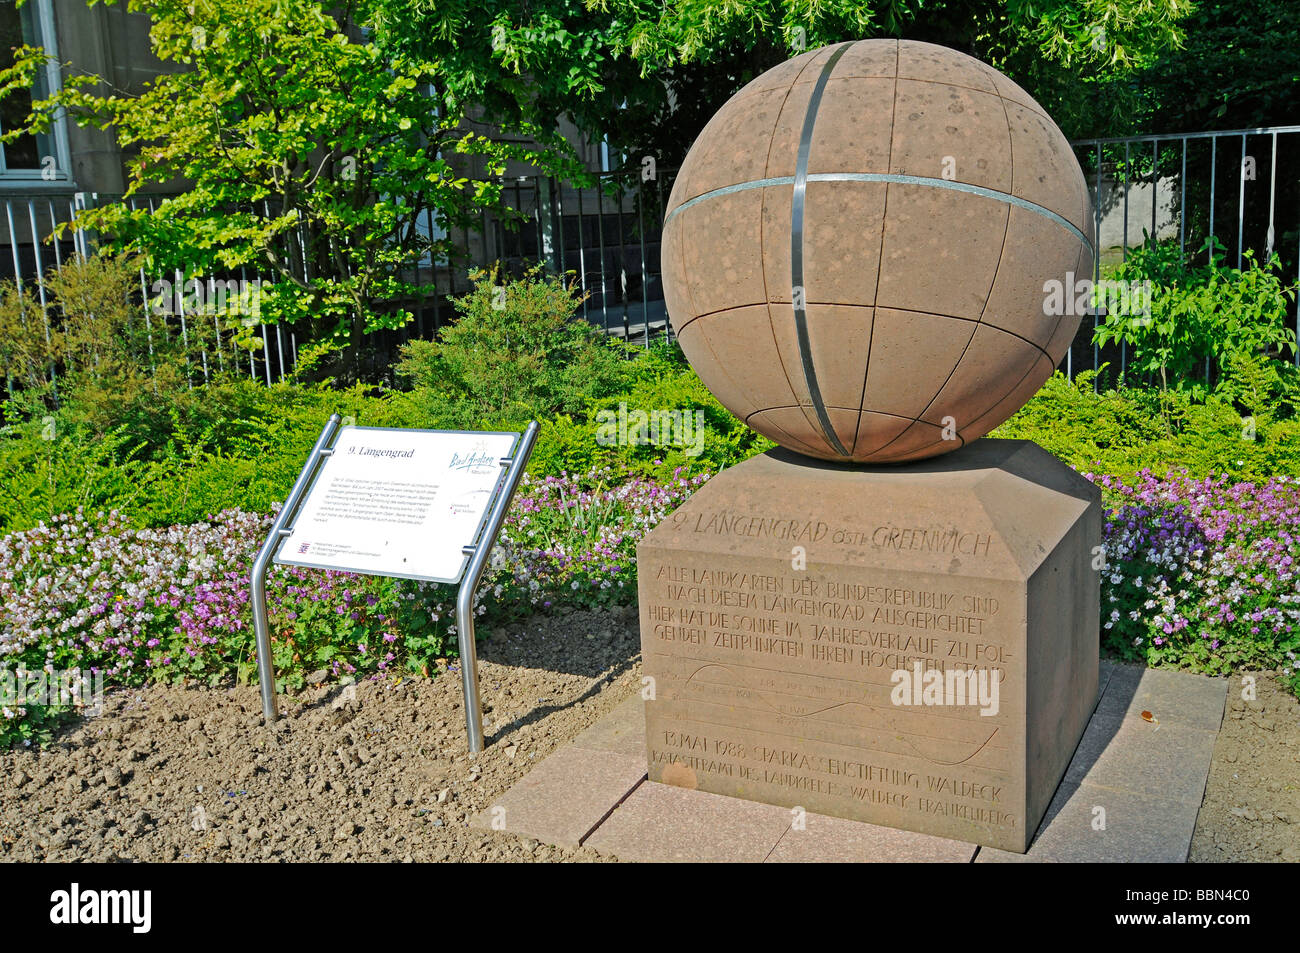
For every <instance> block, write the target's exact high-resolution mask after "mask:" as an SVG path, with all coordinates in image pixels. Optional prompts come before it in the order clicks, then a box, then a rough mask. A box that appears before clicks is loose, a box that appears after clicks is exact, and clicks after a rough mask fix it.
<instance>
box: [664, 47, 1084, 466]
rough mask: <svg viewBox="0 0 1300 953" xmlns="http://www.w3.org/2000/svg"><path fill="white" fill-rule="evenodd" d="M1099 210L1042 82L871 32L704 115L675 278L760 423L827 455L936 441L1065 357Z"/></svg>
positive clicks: (668, 218) (670, 273)
mask: <svg viewBox="0 0 1300 953" xmlns="http://www.w3.org/2000/svg"><path fill="white" fill-rule="evenodd" d="M1093 231H1094V228H1093V212H1092V207H1091V199H1090V197H1089V194H1088V189H1087V185H1086V183H1085V181H1084V176H1083V173H1082V171H1081V169H1080V168H1079V163H1078V160H1077V159H1076V158H1075V155H1074V152H1073V150H1072V149H1071V147H1070V145H1069V143H1068V142H1067V140H1066V138H1065V136H1064V135H1062V133H1061V130H1060V129H1058V128H1057V126H1056V124H1055V123H1054V122H1053V121H1052V120H1051V118H1050V117H1049V116H1048V115H1047V114H1046V113H1045V112H1044V111H1043V109H1042V107H1040V106H1039V105H1038V104H1037V103H1036V102H1034V100H1033V98H1032V97H1030V96H1029V95H1028V94H1027V93H1026V92H1025V91H1024V90H1023V89H1021V88H1020V87H1019V86H1017V85H1016V84H1015V83H1013V82H1012V81H1011V80H1009V79H1008V78H1007V77H1005V76H1003V75H1002V74H1001V73H1000V72H998V71H997V70H995V69H993V68H992V67H990V66H987V65H985V64H984V63H981V62H980V61H979V60H976V59H973V58H972V57H970V56H967V55H965V54H963V53H959V52H957V51H955V50H951V49H947V48H945V47H941V46H934V45H932V44H929V43H920V42H912V41H908V40H901V41H900V40H860V41H856V42H848V43H841V44H836V45H832V46H827V47H822V48H820V49H817V50H811V51H809V52H807V53H804V54H802V55H800V56H797V57H795V58H794V59H791V60H789V61H787V62H785V63H782V64H781V65H779V66H777V67H775V68H773V69H771V70H769V71H768V72H766V73H764V74H763V75H761V76H759V77H758V78H757V79H755V80H754V81H753V82H751V83H749V84H748V85H747V86H745V87H744V88H743V89H742V90H740V92H738V93H736V95H735V96H733V97H732V98H731V99H730V100H729V101H728V102H727V103H726V105H724V106H723V107H722V108H721V109H720V110H719V111H718V113H717V114H716V115H715V116H714V117H713V118H712V120H710V122H709V124H708V125H707V126H706V127H705V128H704V130H703V132H701V133H700V135H699V138H698V139H696V141H695V143H694V144H693V145H692V146H691V149H690V152H689V153H688V155H687V156H686V159H685V161H684V162H683V164H682V167H681V169H680V171H679V173H678V176H677V179H676V182H675V184H674V186H673V189H672V193H671V195H670V197H669V201H668V205H667V208H666V209H665V219H664V232H663V244H662V262H663V283H664V296H665V299H666V304H667V308H668V314H669V320H670V322H671V324H672V328H673V330H674V332H675V333H676V335H677V336H678V338H679V340H680V342H681V346H682V350H683V351H684V352H685V354H686V357H687V359H688V360H689V361H690V363H691V366H692V367H694V369H695V371H696V372H697V373H698V374H699V376H700V378H701V380H703V382H704V384H705V385H706V386H707V387H708V388H709V390H710V391H711V392H712V393H713V394H714V396H716V397H717V398H718V400H719V401H720V402H721V403H722V404H723V405H724V406H725V407H727V409H728V410H730V411H731V412H732V413H733V414H735V415H736V416H737V417H739V418H740V419H741V420H743V421H744V422H745V423H746V424H747V425H749V426H750V427H752V428H753V429H754V430H756V431H758V432H759V433H761V434H763V435H765V436H767V437H769V438H771V439H772V440H774V441H776V442H777V443H778V444H781V445H782V446H784V447H786V448H788V449H790V450H793V451H796V452H798V453H802V454H806V455H808V456H812V457H817V458H820V459H824V460H833V461H840V462H845V463H849V462H852V463H898V462H904V461H909V460H918V459H923V458H925V457H931V456H935V455H937V454H941V453H945V452H948V451H951V450H956V449H958V448H959V447H961V446H963V445H964V444H966V443H969V442H970V441H972V440H975V439H977V438H978V437H980V436H982V435H984V434H986V433H988V432H989V431H990V430H992V429H993V428H994V427H996V426H997V425H998V424H1000V423H1001V422H1002V421H1004V420H1006V419H1007V418H1008V417H1010V416H1011V415H1012V414H1014V413H1015V412H1016V411H1017V410H1018V409H1019V408H1020V407H1021V406H1023V405H1024V403H1025V402H1026V401H1027V400H1028V399H1029V398H1030V397H1031V396H1033V394H1034V393H1035V392H1036V391H1037V390H1038V388H1039V387H1041V386H1042V384H1043V382H1044V381H1046V380H1047V378H1048V377H1050V376H1051V374H1052V372H1053V370H1054V369H1055V368H1056V367H1057V365H1058V364H1060V362H1061V360H1062V359H1063V357H1064V355H1065V353H1066V351H1067V349H1068V348H1069V346H1070V344H1071V342H1072V341H1073V339H1074V336H1075V334H1076V332H1077V330H1078V326H1079V321H1080V317H1081V314H1080V313H1079V312H1080V309H1079V308H1078V306H1077V303H1076V302H1077V300H1078V298H1079V296H1078V295H1077V294H1072V293H1071V292H1072V290H1073V288H1072V284H1071V283H1072V282H1074V283H1077V282H1079V281H1080V280H1081V279H1082V278H1088V279H1091V277H1092V265H1093V243H1094V239H1093ZM1053 282H1057V283H1059V285H1057V286H1055V287H1054V286H1053ZM1085 287H1086V286H1085ZM1053 290H1055V292H1056V293H1052V292H1053ZM1062 302H1064V306H1062Z"/></svg>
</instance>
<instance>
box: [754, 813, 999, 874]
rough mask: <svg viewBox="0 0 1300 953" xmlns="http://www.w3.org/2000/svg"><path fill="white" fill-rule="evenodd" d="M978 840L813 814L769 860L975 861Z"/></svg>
mask: <svg viewBox="0 0 1300 953" xmlns="http://www.w3.org/2000/svg"><path fill="white" fill-rule="evenodd" d="M974 857H975V845H974V844H965V843H962V842H961V841H955V840H949V839H948V838H946V837H934V836H933V835H930V834H917V833H915V832H914V831H904V830H897V829H895V828H892V827H880V826H879V825H876V824H864V823H862V822H861V821H850V820H847V819H845V818H842V817H827V816H825V815H824V814H809V815H807V817H806V818H805V819H804V826H803V828H802V829H800V828H799V826H798V825H796V824H791V825H790V827H789V829H788V830H787V831H786V832H785V834H783V835H782V836H781V840H780V841H779V842H778V843H777V845H776V849H775V850H773V851H772V853H771V854H769V855H768V857H767V863H770V864H777V863H795V864H816V863H834V864H839V863H847V864H869V863H899V862H904V863H947V864H969V863H970V862H971V860H972V859H974Z"/></svg>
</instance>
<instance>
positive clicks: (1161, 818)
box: [975, 781, 1201, 864]
mask: <svg viewBox="0 0 1300 953" xmlns="http://www.w3.org/2000/svg"><path fill="white" fill-rule="evenodd" d="M1200 804H1201V802H1200V798H1199V797H1198V798H1195V799H1191V800H1179V799H1176V798H1168V797H1159V796H1153V795H1149V794H1140V793H1138V792H1135V791H1116V790H1113V789H1110V788H1104V787H1101V786H1099V785H1095V784H1075V783H1072V782H1069V781H1067V782H1065V783H1064V784H1062V785H1061V786H1060V788H1058V789H1057V792H1056V797H1055V798H1054V799H1053V801H1052V805H1051V807H1049V808H1048V812H1047V817H1046V818H1045V819H1044V821H1043V824H1042V826H1041V827H1040V828H1039V831H1038V834H1037V836H1035V838H1034V842H1033V843H1032V844H1031V845H1030V847H1029V852H1028V853H1026V854H1016V853H1013V852H1011V851H1006V850H997V849H995V848H992V847H981V848H980V850H979V853H978V854H977V855H976V857H975V863H977V864H1024V863H1030V864H1032V863H1173V864H1181V863H1184V862H1185V861H1186V860H1187V852H1188V850H1189V848H1190V847H1191V843H1192V832H1193V831H1194V830H1195V829H1196V815H1197V813H1198V811H1199V810H1200Z"/></svg>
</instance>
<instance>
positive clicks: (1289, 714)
mask: <svg viewBox="0 0 1300 953" xmlns="http://www.w3.org/2000/svg"><path fill="white" fill-rule="evenodd" d="M1241 690H1242V680H1241V678H1240V677H1236V678H1233V679H1232V680H1231V681H1230V683H1229V688H1228V707H1227V710H1226V711H1225V712H1224V715H1223V727H1222V729H1221V730H1220V731H1219V739H1218V741H1216V742H1215V745H1214V758H1213V760H1212V761H1211V763H1210V778H1209V781H1208V782H1207V783H1206V786H1205V799H1204V800H1203V801H1202V802H1201V813H1200V816H1199V817H1198V818H1197V819H1196V833H1195V835H1194V836H1193V837H1192V852H1191V857H1190V860H1191V861H1192V862H1193V863H1213V862H1216V861H1229V862H1239V861H1287V862H1292V863H1294V862H1296V861H1300V700H1297V699H1296V697H1295V696H1294V695H1292V694H1291V693H1290V692H1288V691H1287V690H1286V689H1285V688H1283V687H1282V686H1281V684H1279V683H1278V681H1277V680H1276V679H1275V678H1273V676H1271V675H1267V674H1256V675H1255V696H1256V697H1255V700H1254V701H1245V700H1243V699H1242V697H1241Z"/></svg>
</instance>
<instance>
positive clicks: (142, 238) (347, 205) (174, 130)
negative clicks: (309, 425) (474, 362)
mask: <svg viewBox="0 0 1300 953" xmlns="http://www.w3.org/2000/svg"><path fill="white" fill-rule="evenodd" d="M91 2H95V0H91ZM110 2H111V0H110ZM126 3H127V6H128V9H130V10H132V11H138V12H143V13H147V14H148V15H149V16H150V18H151V20H152V24H153V25H152V30H151V32H150V40H151V43H152V47H153V51H154V53H155V55H156V56H157V57H158V58H159V59H160V60H161V61H162V62H163V64H164V65H165V66H167V67H169V68H171V69H172V70H173V71H172V72H165V73H163V74H161V75H159V76H157V77H156V78H154V79H153V80H151V81H150V82H149V83H147V84H146V87H145V88H144V90H143V91H142V92H141V93H140V94H139V95H129V94H126V93H123V92H121V91H117V90H111V89H110V90H108V91H104V89H103V83H102V80H101V79H100V77H97V76H94V75H91V74H87V73H84V72H83V73H78V74H76V75H74V76H72V78H71V79H70V80H69V81H68V82H67V83H66V84H65V86H64V88H63V90H62V91H60V92H59V93H57V94H55V95H53V96H51V97H49V98H47V99H44V100H41V101H38V102H36V103H35V104H34V105H33V107H32V114H31V118H30V123H29V126H28V129H36V130H43V129H45V128H48V126H49V123H50V122H51V121H52V119H53V117H54V116H55V114H56V112H57V111H58V110H59V109H61V108H62V109H66V110H67V111H68V113H69V115H71V116H72V117H73V118H74V119H75V120H76V121H78V122H80V123H83V124H94V125H97V126H99V127H100V128H111V129H112V130H113V131H114V132H115V133H116V135H117V138H118V141H119V143H121V145H122V146H123V147H124V148H126V149H132V150H137V156H136V158H134V159H133V160H131V161H130V163H129V168H128V175H129V183H130V185H129V192H128V195H133V194H135V193H137V192H140V191H141V190H143V189H146V188H147V187H150V186H158V185H162V184H166V183H175V182H176V181H178V180H179V181H181V182H183V183H184V191H183V192H182V193H181V194H179V195H177V196H175V197H171V198H166V199H164V200H163V201H162V202H161V203H160V204H158V205H157V207H156V209H155V210H153V211H150V210H148V209H145V208H139V209H136V210H132V209H131V208H129V207H128V205H127V203H125V202H123V203H119V204H114V205H108V206H105V207H103V208H99V209H94V210H88V211H86V212H84V213H82V215H81V218H80V220H79V224H80V225H81V226H83V227H86V228H90V229H93V230H95V231H96V232H98V233H99V235H100V236H101V240H102V242H103V243H104V244H106V245H107V246H109V247H111V248H115V249H125V250H130V251H137V252H139V253H141V254H142V255H143V256H144V257H145V259H146V265H147V267H148V268H150V269H153V270H154V271H155V272H161V273H165V274H167V273H170V272H171V271H172V270H173V269H183V270H184V271H185V273H186V274H188V275H195V274H198V275H213V274H219V273H223V272H224V273H227V274H229V273H231V272H236V273H237V272H238V270H239V269H241V268H245V267H248V268H253V269H258V270H259V272H265V271H266V270H269V272H270V274H271V276H272V279H271V282H270V283H269V285H266V286H263V287H262V288H261V295H260V297H259V300H258V306H259V317H260V319H261V320H263V321H271V322H274V321H282V322H296V321H300V320H302V319H304V318H310V319H312V322H313V326H314V327H315V335H314V336H315V337H316V339H317V343H316V345H315V347H314V349H313V350H314V351H315V352H317V353H320V352H326V351H329V350H331V349H338V348H342V347H345V346H347V347H349V348H350V353H351V357H352V358H353V362H354V363H353V366H354V367H355V366H356V364H355V362H356V360H357V359H358V357H359V352H360V347H361V344H362V339H363V335H364V334H365V333H366V332H368V331H372V330H376V329H379V328H392V327H398V326H400V325H402V324H403V323H405V322H406V321H409V320H410V317H411V315H410V313H409V312H407V311H405V310H404V309H403V308H402V307H400V300H401V299H402V298H403V297H404V296H408V295H411V294H418V293H422V292H423V291H424V290H425V289H423V288H421V287H419V286H417V285H416V283H415V279H414V278H413V277H410V276H412V275H414V274H415V271H414V266H415V265H416V264H417V263H418V262H419V261H420V260H421V259H423V258H425V257H426V256H427V255H429V254H432V255H433V256H434V257H435V260H436V259H437V258H440V257H443V256H445V255H447V254H448V253H449V252H450V251H451V248H450V246H449V244H448V242H447V240H446V239H436V238H434V237H432V236H430V235H428V234H427V230H425V233H422V230H421V225H422V224H423V223H424V222H425V221H427V219H426V218H425V215H426V212H429V211H431V212H433V213H435V214H436V215H437V217H438V221H439V224H441V225H443V226H449V227H465V226H466V225H472V224H474V223H476V222H477V221H478V220H479V218H480V216H481V213H482V211H483V210H484V209H485V208H495V207H497V206H498V205H499V203H500V201H501V185H500V176H501V175H503V174H504V172H505V166H506V162H507V161H508V160H517V161H522V162H526V163H530V164H532V165H535V166H537V167H538V168H540V169H543V170H545V171H547V172H551V173H555V174H566V175H568V174H573V173H574V172H575V170H576V169H577V166H576V164H575V161H574V159H573V157H572V153H571V150H569V149H568V147H567V145H566V144H565V143H564V142H563V140H562V139H561V138H560V137H559V136H558V134H556V133H555V132H554V131H553V130H544V129H540V128H538V127H536V126H535V125H533V124H531V123H529V122H528V121H527V119H526V118H525V110H522V109H516V110H514V111H513V114H509V113H510V111H509V110H505V109H497V110H495V112H496V113H497V114H498V116H499V117H500V119H501V121H499V122H498V123H497V124H496V126H495V127H492V126H483V125H482V124H480V125H479V126H478V127H477V128H475V127H474V126H473V125H471V123H470V109H471V107H472V103H471V102H470V101H469V99H468V98H467V97H466V96H465V95H464V93H463V91H464V90H465V89H466V88H468V87H472V85H473V84H472V81H471V79H470V78H469V77H467V76H466V75H464V73H463V72H461V73H458V72H457V71H458V70H464V69H466V67H465V66H464V64H458V63H451V62H448V61H447V60H444V59H439V58H437V57H429V56H419V55H415V54H412V53H407V52H404V51H403V50H402V49H400V48H398V47H397V46H394V45H387V46H385V45H381V44H379V43H378V42H376V41H375V34H376V32H378V31H379V29H380V27H379V23H380V14H381V13H382V10H381V9H380V8H379V7H378V6H377V5H376V4H375V3H374V2H373V0H351V2H349V3H347V4H346V5H345V6H340V7H325V6H322V5H321V4H320V3H318V2H316V0H194V2H191V0H126ZM45 61H46V56H45V53H44V51H42V50H39V49H34V48H30V47H24V48H20V49H19V50H17V51H15V61H14V65H13V66H12V67H11V68H10V69H8V70H5V71H3V72H0V95H6V94H9V93H11V92H12V91H14V90H17V89H25V88H30V87H31V85H32V81H33V80H34V78H35V76H36V73H37V71H38V70H39V69H40V68H41V67H43V65H44V63H45ZM74 65H75V64H74ZM503 96H504V97H508V96H518V97H522V98H526V97H527V96H528V90H527V89H526V88H525V87H523V86H517V87H513V88H511V89H509V90H506V91H504V92H503ZM24 131H25V130H24V129H14V130H8V131H7V135H8V136H9V137H13V136H17V135H20V134H22V133H23V132H24ZM502 132H507V133H510V134H511V136H510V137H509V138H507V137H503V136H502V135H501V133H502ZM533 143H536V144H533ZM471 157H476V158H475V161H477V162H478V163H481V169H480V172H481V174H480V176H479V177H478V178H477V179H471V178H470V177H469V175H468V174H467V172H466V169H465V166H466V164H467V162H468V161H469V160H470V158H471Z"/></svg>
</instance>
